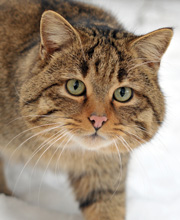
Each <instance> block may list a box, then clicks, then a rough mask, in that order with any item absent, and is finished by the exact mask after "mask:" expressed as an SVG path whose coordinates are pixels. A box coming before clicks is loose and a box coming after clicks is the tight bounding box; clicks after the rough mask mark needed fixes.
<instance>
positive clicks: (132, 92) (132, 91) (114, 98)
mask: <svg viewBox="0 0 180 220" xmlns="http://www.w3.org/2000/svg"><path fill="white" fill-rule="evenodd" d="M119 88H129V89H131V96H130V97H129V99H127V100H126V101H119V100H117V99H116V97H115V95H114V93H113V100H115V101H116V102H120V103H127V102H129V101H130V100H131V99H132V98H133V96H134V90H133V89H132V88H130V87H126V86H122V87H119ZM119 88H117V89H119Z"/></svg>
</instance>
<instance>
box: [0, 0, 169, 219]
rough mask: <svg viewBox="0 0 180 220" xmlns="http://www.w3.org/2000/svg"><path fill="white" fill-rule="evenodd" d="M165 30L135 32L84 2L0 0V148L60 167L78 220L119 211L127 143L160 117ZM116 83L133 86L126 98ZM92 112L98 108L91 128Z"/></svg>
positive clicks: (147, 134) (133, 143)
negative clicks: (78, 86) (97, 121)
mask: <svg viewBox="0 0 180 220" xmlns="http://www.w3.org/2000/svg"><path fill="white" fill-rule="evenodd" d="M47 10H49V11H47ZM44 11H46V12H44ZM43 12H44V13H43ZM171 37H172V29H171V28H163V29H159V30H156V31H154V32H151V33H149V34H146V35H142V36H136V35H134V34H133V33H130V32H128V31H126V30H125V29H124V28H123V27H122V25H120V24H119V23H118V22H117V20H116V19H115V18H114V17H113V16H112V15H111V14H110V13H108V12H105V11H104V10H102V9H100V8H97V7H95V6H92V5H86V4H84V3H77V2H73V1H63V0H58V1H55V0H41V1H40V0H31V1H30V0H25V1H24V0H9V1H3V0H0V39H1V43H0V93H1V96H0V106H1V107H0V115H1V120H0V142H1V143H0V150H1V151H0V152H1V156H2V157H4V158H13V159H14V161H21V162H24V163H25V164H26V165H33V164H36V163H37V164H38V165H39V166H42V167H44V168H46V166H47V165H48V167H49V168H50V169H52V170H53V171H55V172H57V171H59V169H60V170H61V171H64V172H67V173H68V174H69V181H70V183H71V185H72V187H73V189H74V193H75V195H76V198H77V200H78V201H79V207H80V209H81V210H82V212H83V213H84V217H85V219H86V220H124V219H125V179H126V171H127V164H128V158H129V153H130V152H131V151H132V150H133V149H134V148H136V147H137V146H139V145H141V144H143V143H144V142H146V141H149V140H150V139H151V138H152V137H153V136H154V135H155V133H156V132H157V130H158V128H159V126H160V125H161V123H162V122H163V119H164V114H165V104H164V97H163V94H162V92H161V90H160V87H159V84H158V69H159V65H160V60H161V57H162V55H163V54H164V52H165V51H166V49H167V47H168V45H169V43H170V40H171ZM70 79H78V80H81V81H82V82H84V84H85V86H86V90H85V92H84V93H83V95H82V96H76V97H75V96H72V95H70V94H69V93H68V92H67V87H66V82H67V81H68V80H70ZM119 87H130V88H132V89H133V96H132V99H131V100H130V101H129V102H125V103H120V102H117V101H116V100H115V98H114V95H113V94H114V91H115V90H116V89H117V88H119ZM94 114H95V115H96V116H103V117H106V118H107V120H106V122H105V123H103V126H102V127H101V128H100V129H99V130H98V131H97V132H96V133H95V130H94V127H93V126H92V124H93V123H92V121H90V116H91V115H94ZM26 165H25V166H26ZM0 183H3V184H2V185H4V184H5V181H4V179H3V178H2V181H0ZM3 189H6V190H3ZM0 190H1V191H6V192H7V188H6V187H5V186H3V187H0Z"/></svg>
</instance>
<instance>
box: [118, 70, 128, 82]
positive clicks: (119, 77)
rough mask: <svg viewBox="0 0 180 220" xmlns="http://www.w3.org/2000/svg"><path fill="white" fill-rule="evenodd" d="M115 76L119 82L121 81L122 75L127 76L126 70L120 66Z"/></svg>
mask: <svg viewBox="0 0 180 220" xmlns="http://www.w3.org/2000/svg"><path fill="white" fill-rule="evenodd" d="M117 77H118V80H119V82H121V81H122V79H123V78H124V77H127V72H126V70H125V69H124V68H120V69H119V70H118V76H117Z"/></svg>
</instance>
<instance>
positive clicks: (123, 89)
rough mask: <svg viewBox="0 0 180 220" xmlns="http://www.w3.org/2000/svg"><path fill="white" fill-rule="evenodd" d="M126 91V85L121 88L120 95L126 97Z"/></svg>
mask: <svg viewBox="0 0 180 220" xmlns="http://www.w3.org/2000/svg"><path fill="white" fill-rule="evenodd" d="M125 93H126V89H125V88H124V87H122V88H121V90H120V95H121V96H122V97H124V95H125Z"/></svg>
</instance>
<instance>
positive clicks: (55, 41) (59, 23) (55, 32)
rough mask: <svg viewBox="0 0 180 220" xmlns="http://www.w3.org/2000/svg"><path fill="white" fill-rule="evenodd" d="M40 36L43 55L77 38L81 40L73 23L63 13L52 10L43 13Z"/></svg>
mask: <svg viewBox="0 0 180 220" xmlns="http://www.w3.org/2000/svg"><path fill="white" fill-rule="evenodd" d="M40 36H41V55H42V57H45V56H47V55H50V54H52V53H53V52H54V51H56V50H58V49H61V48H62V47H63V46H66V45H67V44H70V43H72V42H73V41H74V40H75V39H77V38H78V40H80V37H79V36H78V33H77V31H76V30H75V29H74V28H73V27H72V26H71V24H70V23H69V22H68V21H66V20H65V19H64V18H63V17H62V16H61V15H59V14H58V13H56V12H54V11H51V10H49V11H46V12H44V13H43V14H42V17H41V23H40Z"/></svg>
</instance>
